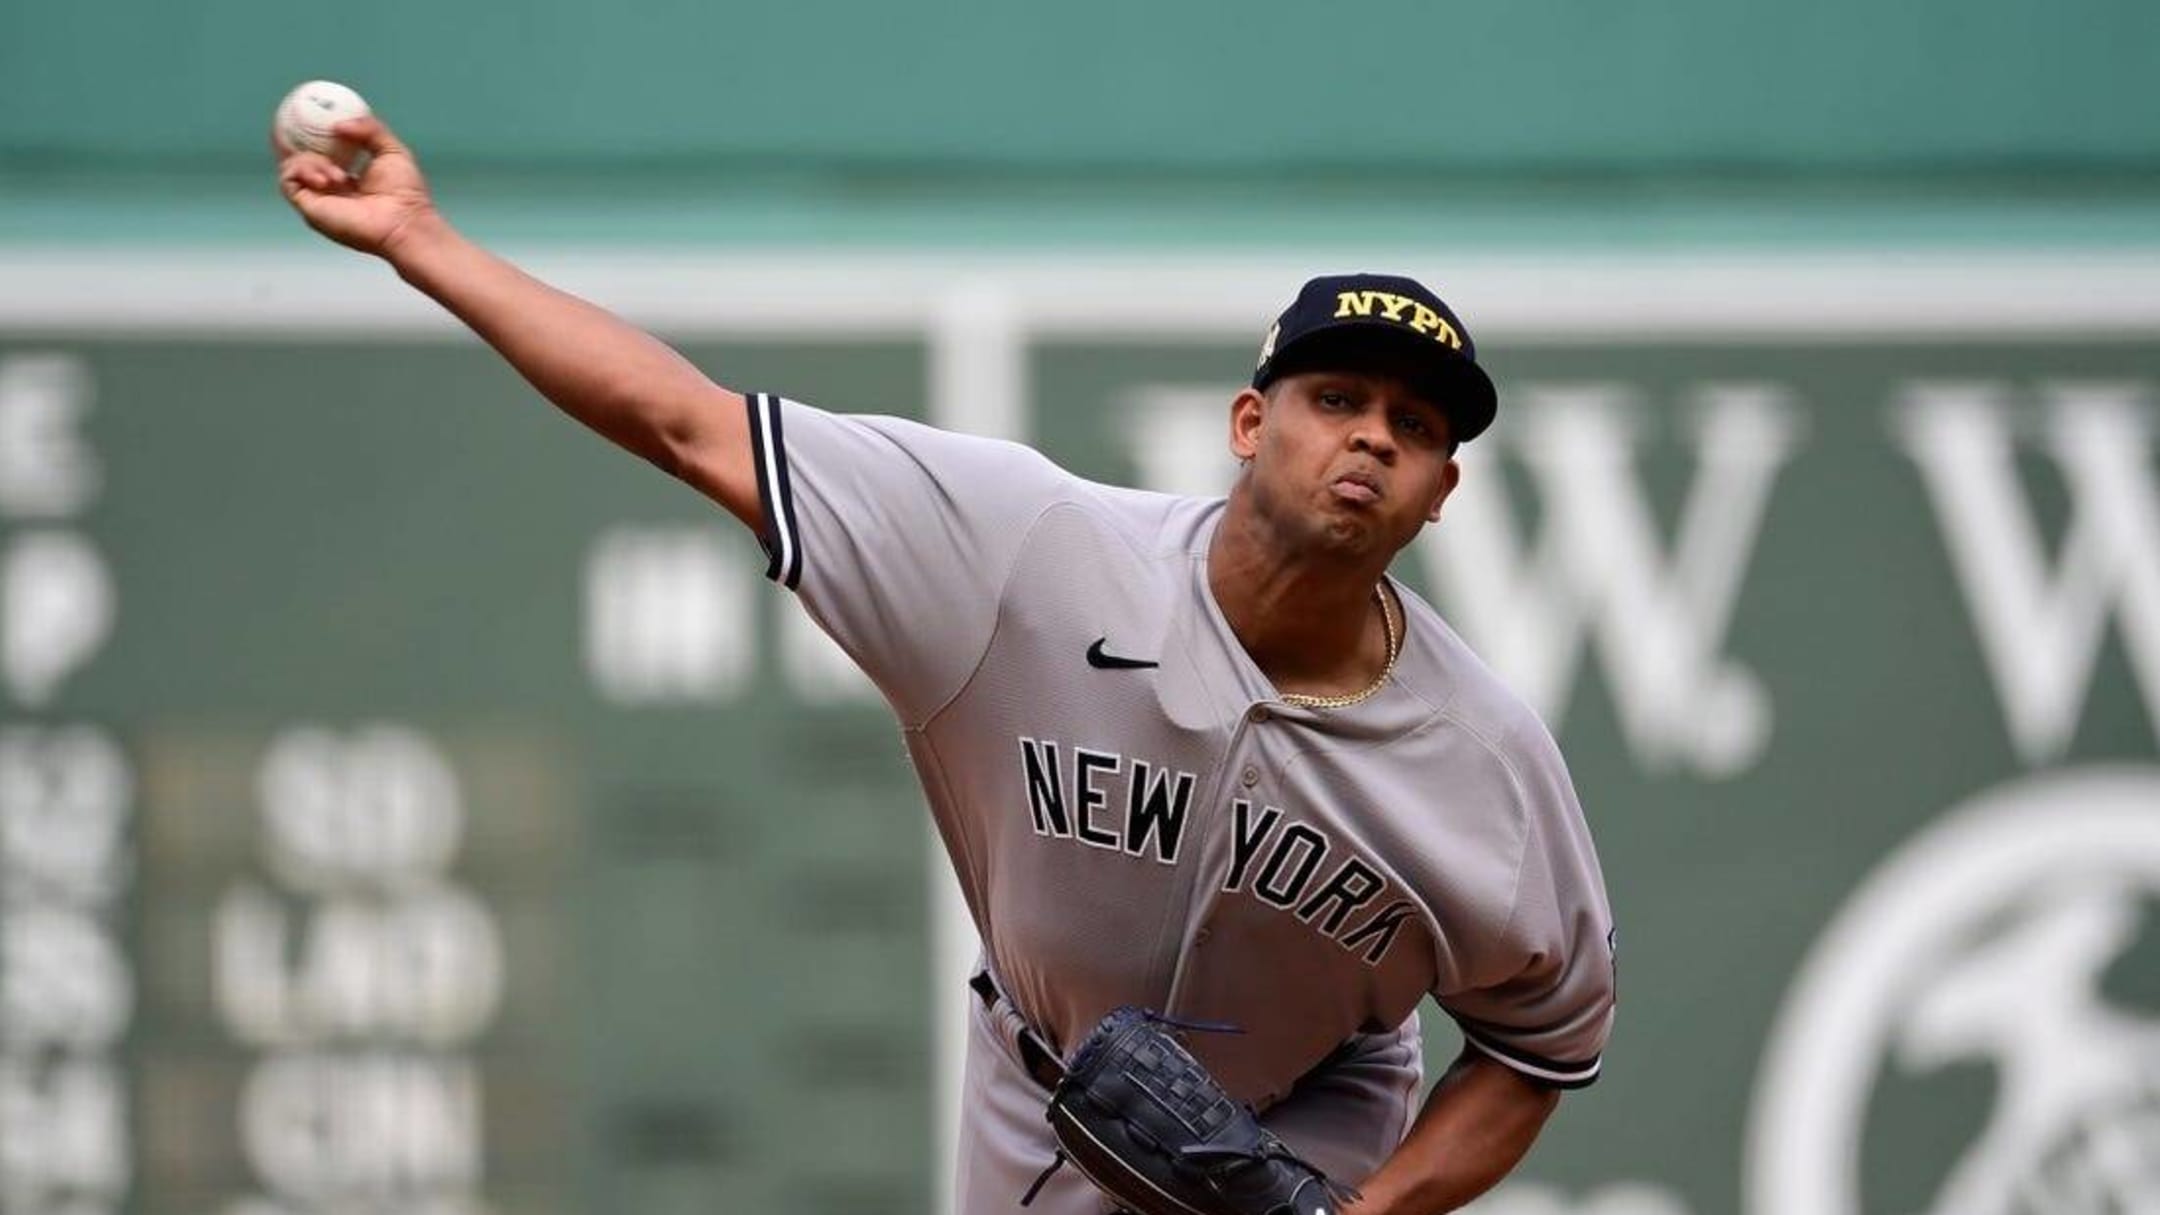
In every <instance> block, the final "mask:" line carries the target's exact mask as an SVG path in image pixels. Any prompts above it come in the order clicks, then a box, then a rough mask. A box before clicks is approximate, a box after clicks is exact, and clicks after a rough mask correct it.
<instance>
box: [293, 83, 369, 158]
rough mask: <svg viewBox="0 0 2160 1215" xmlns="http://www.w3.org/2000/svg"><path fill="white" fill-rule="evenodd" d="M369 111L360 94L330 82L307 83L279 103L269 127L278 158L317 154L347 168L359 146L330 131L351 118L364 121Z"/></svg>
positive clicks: (356, 153) (358, 150) (358, 151)
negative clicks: (279, 154)
mask: <svg viewBox="0 0 2160 1215" xmlns="http://www.w3.org/2000/svg"><path fill="white" fill-rule="evenodd" d="M369 113H370V111H369V110H368V103H367V102H365V101H362V100H361V99H360V94H358V93H355V92H353V91H352V90H351V89H348V88H346V87H345V86H344V85H342V84H339V83H337V82H336V81H333V80H310V81H308V82H307V83H306V84H303V85H301V86H300V87H299V88H297V89H294V90H293V91H292V92H290V93H287V94H285V100H283V101H280V102H278V108H277V117H276V118H275V119H273V120H272V121H271V123H270V137H271V139H273V140H274V141H276V143H277V146H278V151H279V152H280V153H281V154H290V153H293V152H320V153H322V154H323V155H325V156H327V157H329V158H330V159H332V160H334V161H336V162H337V163H338V164H340V165H350V164H351V163H352V160H353V157H355V156H357V155H359V153H360V145H359V144H356V143H354V142H352V141H351V140H349V139H340V138H338V137H337V136H335V135H333V134H331V133H330V128H332V127H334V126H336V125H337V124H339V123H341V122H344V121H346V120H347V119H351V118H365V117H367V116H368V114H369Z"/></svg>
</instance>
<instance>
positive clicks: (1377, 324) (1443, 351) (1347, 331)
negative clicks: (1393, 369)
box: [1252, 274, 1500, 443]
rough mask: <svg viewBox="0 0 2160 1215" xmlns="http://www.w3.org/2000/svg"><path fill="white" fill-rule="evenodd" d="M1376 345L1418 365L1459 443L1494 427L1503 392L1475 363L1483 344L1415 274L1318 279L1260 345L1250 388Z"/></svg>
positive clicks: (1345, 365)
mask: <svg viewBox="0 0 2160 1215" xmlns="http://www.w3.org/2000/svg"><path fill="white" fill-rule="evenodd" d="M1376 349H1392V350H1393V351H1394V352H1396V353H1397V354H1398V355H1405V356H1407V357H1408V358H1409V359H1410V360H1411V362H1410V365H1411V366H1413V367H1416V368H1418V369H1419V377H1420V378H1419V382H1418V383H1417V384H1416V387H1417V388H1418V389H1419V390H1420V391H1422V392H1424V393H1426V394H1427V395H1428V396H1430V397H1431V399H1432V402H1433V404H1435V405H1438V406H1439V407H1440V409H1441V412H1443V413H1445V414H1447V416H1448V424H1449V427H1450V429H1451V431H1452V432H1453V435H1454V438H1455V440H1456V442H1459V443H1467V442H1469V441H1470V440H1471V439H1474V438H1477V437H1478V436H1479V435H1480V434H1483V433H1484V432H1485V428H1486V427H1488V426H1490V425H1492V421H1493V415H1494V414H1496V413H1498V412H1499V411H1500V396H1499V393H1497V392H1496V391H1494V389H1493V382H1492V378H1491V377H1489V376H1487V375H1486V374H1485V369H1484V368H1482V367H1479V366H1478V365H1477V346H1476V344H1475V343H1473V342H1472V341H1471V340H1470V331H1469V330H1468V329H1465V328H1464V327H1463V323H1462V319H1461V318H1460V317H1457V316H1456V315H1455V313H1454V310H1452V309H1450V308H1449V307H1448V306H1447V305H1446V304H1443V303H1441V302H1440V297H1439V296H1437V295H1434V294H1433V293H1432V292H1430V291H1427V290H1426V289H1425V286H1424V284H1422V283H1419V282H1418V281H1417V280H1415V279H1408V278H1403V277H1401V276H1399V275H1393V274H1334V275H1326V276H1323V277H1321V278H1316V279H1313V280H1312V281H1310V282H1308V283H1306V284H1305V286H1304V287H1303V288H1301V289H1300V290H1299V291H1298V293H1297V298H1296V299H1294V300H1292V301H1290V306H1289V307H1288V308H1285V309H1283V312H1282V315H1281V316H1279V317H1277V318H1275V324H1274V326H1273V327H1272V328H1270V329H1269V330H1268V333H1267V340H1266V341H1265V342H1263V343H1262V344H1261V346H1260V366H1259V367H1258V368H1257V369H1255V370H1254V371H1253V378H1252V386H1253V387H1254V388H1258V389H1265V388H1266V387H1267V386H1268V385H1269V384H1272V383H1274V382H1275V381H1276V380H1278V379H1281V378H1282V377H1283V376H1286V375H1294V374H1297V373H1299V372H1306V371H1326V370H1334V371H1349V370H1355V369H1357V368H1358V367H1359V365H1360V359H1361V358H1364V357H1370V354H1371V352H1372V351H1374V350H1376Z"/></svg>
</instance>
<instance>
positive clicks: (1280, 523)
mask: <svg viewBox="0 0 2160 1215" xmlns="http://www.w3.org/2000/svg"><path fill="white" fill-rule="evenodd" d="M1230 431H1231V433H1230V447H1231V451H1232V452H1233V453H1234V454H1235V455H1236V456H1237V457H1238V458H1239V459H1240V460H1247V461H1250V469H1249V473H1248V475H1249V477H1250V478H1251V480H1250V482H1249V485H1248V492H1249V493H1250V495H1251V497H1252V501H1253V506H1254V508H1255V509H1256V510H1257V511H1259V512H1260V514H1261V515H1262V516H1263V517H1264V518H1265V519H1267V520H1268V522H1269V523H1271V524H1272V525H1273V528H1272V530H1274V531H1275V532H1276V533H1278V534H1280V535H1282V536H1284V537H1285V538H1286V539H1287V540H1289V541H1290V542H1291V543H1293V544H1296V545H1298V546H1299V547H1301V548H1311V549H1313V550H1315V551H1329V552H1335V553H1339V554H1341V555H1344V556H1360V555H1383V556H1392V555H1393V554H1394V553H1395V552H1396V551H1397V550H1399V549H1401V548H1402V547H1403V546H1404V545H1406V544H1408V543H1409V542H1410V540H1411V539H1412V538H1413V537H1415V536H1416V535H1417V533H1418V529H1420V528H1422V527H1423V526H1424V525H1425V524H1427V523H1430V522H1435V521H1437V520H1438V519H1439V518H1440V507H1441V504H1442V503H1444V502H1445V501H1446V500H1447V496H1448V494H1449V493H1450V492H1451V491H1453V490H1454V488H1455V482H1456V479H1457V477H1458V476H1459V475H1460V472H1461V470H1460V469H1459V468H1458V466H1457V465H1456V463H1455V459H1454V456H1453V452H1452V448H1453V441H1452V437H1451V435H1450V433H1449V426H1448V419H1447V415H1446V414H1444V413H1442V412H1441V410H1440V408H1439V406H1437V405H1435V404H1434V403H1433V402H1432V401H1431V400H1429V399H1427V398H1426V397H1424V396H1422V395H1419V394H1418V393H1417V392H1415V391H1413V390H1412V388H1411V386H1410V385H1409V383H1408V382H1406V381H1405V380H1403V379H1402V378H1400V377H1397V376H1394V375H1390V374H1387V373H1386V372H1381V371H1315V372H1306V373H1302V374H1298V375H1289V376H1284V377H1283V378H1282V379H1280V380H1277V381H1275V383H1274V384H1273V385H1271V386H1270V387H1269V389H1268V391H1267V392H1266V393H1265V394H1262V393H1258V392H1253V391H1251V390H1247V391H1246V392H1243V393H1240V394H1239V395H1238V398H1237V400H1236V401H1235V402H1234V403H1233V404H1232V406H1231V427H1230Z"/></svg>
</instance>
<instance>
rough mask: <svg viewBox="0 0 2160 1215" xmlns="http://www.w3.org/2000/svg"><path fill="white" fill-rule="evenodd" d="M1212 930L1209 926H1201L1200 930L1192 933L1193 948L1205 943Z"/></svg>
mask: <svg viewBox="0 0 2160 1215" xmlns="http://www.w3.org/2000/svg"><path fill="white" fill-rule="evenodd" d="M1213 931H1214V930H1213V929H1210V928H1202V929H1201V930H1200V931H1198V932H1196V933H1194V934H1192V943H1193V946H1194V947H1195V948H1198V947H1199V946H1202V945H1205V944H1207V939H1208V937H1209V936H1210V935H1211V934H1212V933H1213Z"/></svg>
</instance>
